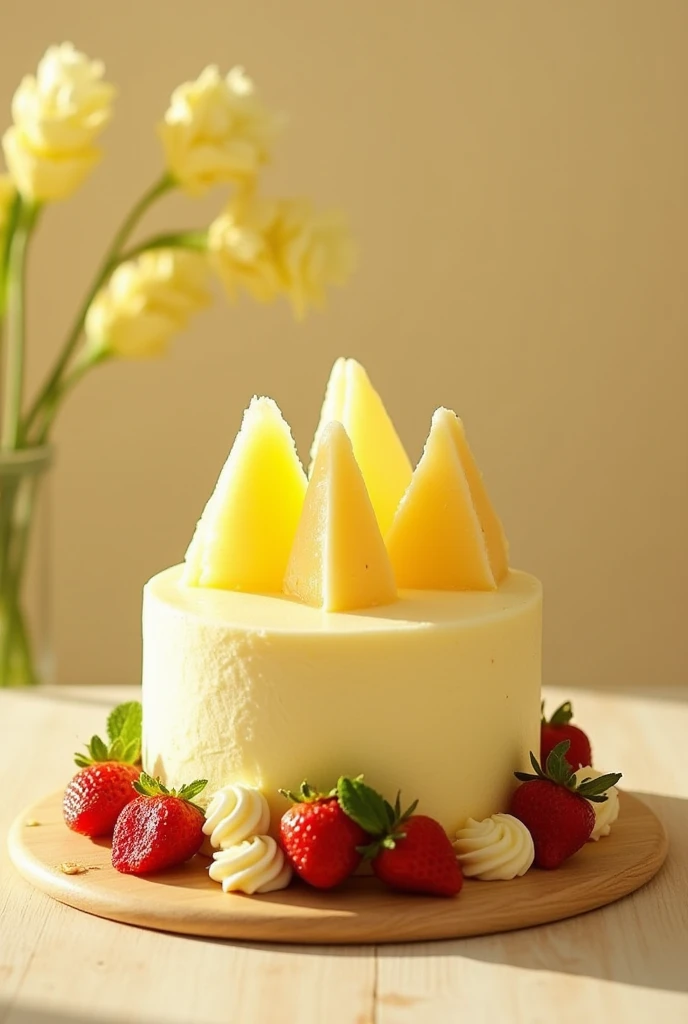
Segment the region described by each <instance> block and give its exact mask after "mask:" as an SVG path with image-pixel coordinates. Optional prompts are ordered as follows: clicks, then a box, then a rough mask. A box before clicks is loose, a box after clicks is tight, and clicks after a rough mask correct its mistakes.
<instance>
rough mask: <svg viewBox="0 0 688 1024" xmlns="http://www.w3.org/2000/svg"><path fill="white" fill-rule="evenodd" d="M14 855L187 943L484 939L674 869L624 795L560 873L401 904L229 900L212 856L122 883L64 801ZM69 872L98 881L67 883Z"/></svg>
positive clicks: (368, 888) (344, 896) (25, 868)
mask: <svg viewBox="0 0 688 1024" xmlns="http://www.w3.org/2000/svg"><path fill="white" fill-rule="evenodd" d="M28 822H31V823H32V824H31V825H29V824H27V823H28ZM34 823H38V824H34ZM9 849H10V855H11V857H12V860H13V862H14V864H15V866H16V867H17V868H18V870H19V871H20V872H21V874H22V875H23V876H24V878H26V879H27V880H28V881H29V882H31V884H32V885H35V886H36V887H37V888H38V889H41V890H42V891H43V892H45V893H47V894H48V895H49V896H52V897H53V898H54V899H56V900H59V901H60V902H61V903H67V904H69V906H71V907H76V908H77V909H78V910H84V911H86V912H87V913H89V914H96V915H97V916H98V917H106V918H110V919H111V920H113V921H121V922H123V923H125V924H133V925H139V926H141V927H144V928H155V929H158V930H160V931H167V932H179V933H183V934H187V935H204V936H210V937H219V938H225V939H248V940H254V941H259V942H293V943H299V944H303V943H317V944H324V943H338V944H341V943H383V942H407V941H413V940H428V939H448V938H458V937H461V936H468V935H485V934H488V933H491V932H501V931H511V930H512V929H515V928H525V927H528V926H530V925H537V924H544V923H546V922H548V921H558V920H560V919H562V918H565V917H573V916H574V915H575V914H581V913H583V912H584V911H586V910H594V909H595V908H596V907H601V906H604V905H605V904H607V903H612V902H613V901H614V900H618V899H620V898H621V897H622V896H626V895H627V894H628V893H630V892H633V891H634V890H635V889H638V888H640V886H641V885H644V884H645V882H647V881H649V879H651V878H652V876H653V875H654V874H655V873H656V872H657V871H658V870H659V868H660V867H661V865H662V862H663V861H664V858H665V856H666V852H667V837H666V834H665V832H664V829H663V827H662V824H661V822H660V821H659V820H658V819H657V818H656V817H655V815H654V814H653V813H652V811H651V810H650V809H649V808H648V807H646V806H645V804H643V803H642V802H641V801H640V800H638V799H637V798H636V797H634V796H631V795H630V794H628V793H622V794H621V815H620V817H619V820H618V821H617V822H616V824H615V825H614V827H613V830H612V833H611V835H610V836H608V837H606V838H604V839H601V840H600V841H599V842H597V843H588V844H587V845H586V846H585V848H584V849H583V850H581V851H580V852H579V853H577V854H576V855H575V856H574V857H572V858H571V860H569V861H567V862H566V863H565V864H564V865H563V866H562V867H561V868H559V869H558V870H557V871H538V870H530V871H528V872H527V874H526V875H524V876H523V878H517V879H514V880H513V881H511V882H476V881H471V880H467V881H466V882H465V883H464V887H463V890H462V892H461V893H460V895H459V896H458V898H456V899H441V898H437V897H428V896H409V895H402V894H397V893H394V892H392V891H390V890H389V889H386V888H384V887H383V886H382V885H381V884H380V883H378V881H377V880H376V879H375V878H364V877H361V878H353V879H351V880H350V881H349V882H348V883H346V884H345V885H344V886H343V887H342V888H340V889H337V890H334V891H330V892H320V891H317V890H315V889H311V888H309V887H307V886H305V885H303V884H301V883H298V884H294V883H293V884H292V885H291V886H290V887H289V888H288V889H286V890H284V891H283V892H276V893H267V894H265V895H263V896H243V895H237V894H225V893H223V892H222V889H221V888H220V886H219V884H217V883H216V882H213V881H211V879H210V878H209V877H208V872H207V865H208V860H207V859H206V858H204V857H194V858H193V860H191V861H189V862H188V863H187V864H185V865H183V866H182V867H181V868H177V869H174V870H172V871H166V872H163V873H161V874H158V875H150V876H148V877H140V878H137V877H135V876H133V875H121V874H119V873H118V872H117V871H115V869H114V868H113V867H112V865H111V863H110V845H109V841H107V840H100V841H96V842H93V841H92V840H89V839H87V838H85V837H84V836H79V835H77V834H75V833H74V832H70V831H69V829H68V828H67V827H66V825H65V824H64V822H63V820H62V794H61V793H54V794H52V796H48V797H45V798H44V799H43V800H40V801H38V803H36V804H34V805H33V806H31V807H29V808H27V809H26V811H24V813H23V814H21V815H20V816H19V818H17V820H16V821H15V822H14V824H13V826H12V829H11V831H10V835H9ZM65 862H75V863H77V864H78V865H80V866H81V867H83V868H86V869H87V870H86V871H84V872H83V873H81V874H65V873H64V872H63V871H62V870H61V867H60V865H64V864H65Z"/></svg>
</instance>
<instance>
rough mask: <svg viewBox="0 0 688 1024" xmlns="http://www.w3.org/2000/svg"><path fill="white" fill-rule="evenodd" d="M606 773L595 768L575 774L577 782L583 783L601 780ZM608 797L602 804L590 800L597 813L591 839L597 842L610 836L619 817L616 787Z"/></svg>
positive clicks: (610, 791) (607, 794)
mask: <svg viewBox="0 0 688 1024" xmlns="http://www.w3.org/2000/svg"><path fill="white" fill-rule="evenodd" d="M605 774H606V773H605V772H598V771H597V770H596V769H595V768H590V767H587V768H579V769H578V771H577V772H576V773H575V775H576V782H578V783H581V782H582V781H583V779H599V778H600V776H601V775H605ZM605 796H606V797H607V799H606V800H604V801H603V802H602V803H597V802H595V801H592V800H589V801H588V802H589V804H590V806H591V807H592V809H593V811H594V812H595V827H594V828H593V830H592V833H591V835H590V839H589V840H588V842H590V841H591V840H594V841H595V842H597V840H598V839H601V838H602V836H608V835H609V833H610V832H611V830H612V825H613V824H614V822H615V821H616V819H617V818H618V817H619V791H618V789H617V788H616V786H611V788H610V789H608V790H607V791H606V793H605Z"/></svg>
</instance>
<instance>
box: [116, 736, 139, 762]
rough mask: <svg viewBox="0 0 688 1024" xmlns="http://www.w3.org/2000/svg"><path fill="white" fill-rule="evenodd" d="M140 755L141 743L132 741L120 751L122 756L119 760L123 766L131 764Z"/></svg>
mask: <svg viewBox="0 0 688 1024" xmlns="http://www.w3.org/2000/svg"><path fill="white" fill-rule="evenodd" d="M140 754H141V743H140V742H139V740H132V741H131V743H128V744H127V745H126V746H125V747H124V749H123V750H122V756H121V758H120V760H121V761H122V763H123V764H133V763H134V761H137V760H138V759H139V756H140Z"/></svg>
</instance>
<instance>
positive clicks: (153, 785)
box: [134, 772, 170, 796]
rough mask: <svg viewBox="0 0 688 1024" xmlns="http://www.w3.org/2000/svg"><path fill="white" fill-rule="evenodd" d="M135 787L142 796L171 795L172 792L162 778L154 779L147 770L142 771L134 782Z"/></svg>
mask: <svg viewBox="0 0 688 1024" xmlns="http://www.w3.org/2000/svg"><path fill="white" fill-rule="evenodd" d="M134 789H135V790H136V792H137V793H140V794H141V796H169V792H170V791H169V789H168V788H167V786H165V785H163V783H162V782H161V781H160V779H154V778H152V777H151V776H150V775H147V774H146V772H141V774H140V775H139V777H138V779H137V780H136V782H135V783H134Z"/></svg>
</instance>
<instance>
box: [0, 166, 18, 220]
mask: <svg viewBox="0 0 688 1024" xmlns="http://www.w3.org/2000/svg"><path fill="white" fill-rule="evenodd" d="M16 194H17V193H16V189H15V187H14V182H13V181H12V179H11V177H10V176H9V174H0V235H1V234H2V232H3V231H4V230H5V228H6V226H7V220H8V218H9V215H10V209H11V208H12V203H13V202H14V197H15V195H16Z"/></svg>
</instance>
